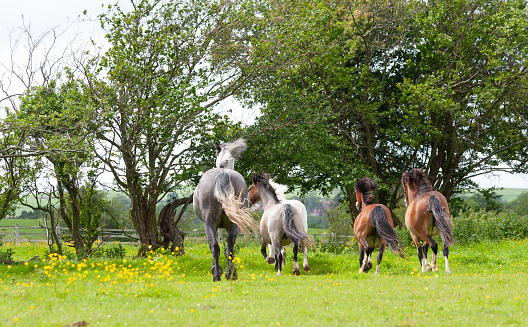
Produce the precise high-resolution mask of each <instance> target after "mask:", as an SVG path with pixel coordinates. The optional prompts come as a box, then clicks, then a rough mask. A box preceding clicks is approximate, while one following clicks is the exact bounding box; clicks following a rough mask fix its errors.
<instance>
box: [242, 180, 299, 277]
mask: <svg viewBox="0 0 528 327" xmlns="http://www.w3.org/2000/svg"><path fill="white" fill-rule="evenodd" d="M252 181H253V184H252V185H251V186H250V188H249V199H250V201H251V203H256V202H258V201H259V200H260V201H262V205H263V206H264V214H263V215H262V218H261V220H260V236H261V238H262V246H261V250H260V252H261V253H262V255H263V256H264V258H266V259H267V257H268V256H267V254H266V246H267V245H268V244H271V246H272V247H273V250H274V255H275V269H276V270H277V275H282V266H283V264H284V260H283V255H282V251H281V246H286V245H288V244H290V243H293V274H294V275H299V274H300V271H299V264H298V263H297V254H298V252H299V245H300V244H301V242H302V241H303V240H308V235H307V234H306V233H304V232H303V231H302V230H301V225H302V222H301V220H302V218H301V214H300V212H299V211H298V210H297V208H296V207H295V206H294V205H292V204H286V203H281V202H280V200H279V198H278V197H277V194H276V193H275V190H274V189H273V187H272V186H271V185H270V184H269V181H268V178H267V177H266V176H265V175H263V174H258V175H256V176H254V177H253V179H252Z"/></svg>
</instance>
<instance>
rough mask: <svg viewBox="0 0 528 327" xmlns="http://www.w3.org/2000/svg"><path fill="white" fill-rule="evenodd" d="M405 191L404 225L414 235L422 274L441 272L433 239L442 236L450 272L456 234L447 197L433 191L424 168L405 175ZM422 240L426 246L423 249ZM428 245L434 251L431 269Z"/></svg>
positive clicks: (446, 269) (403, 180)
mask: <svg viewBox="0 0 528 327" xmlns="http://www.w3.org/2000/svg"><path fill="white" fill-rule="evenodd" d="M401 182H402V185H403V191H404V193H405V204H406V205H407V211H406V212H405V225H407V228H408V229H409V231H410V233H411V237H412V240H413V242H414V244H415V245H416V249H417V251H418V260H420V265H421V267H422V273H424V272H425V271H427V270H433V271H436V270H438V268H437V265H436V258H437V252H438V244H437V243H436V242H435V240H433V237H434V236H436V235H438V234H440V236H441V238H442V250H443V253H444V259H445V271H446V273H448V274H449V273H450V272H451V270H449V260H448V257H449V246H450V245H452V244H454V242H455V239H454V237H453V231H452V230H451V225H452V224H453V223H452V222H451V215H450V213H449V206H448V204H447V200H446V198H445V197H444V195H443V194H442V193H440V192H437V191H434V190H433V186H432V185H431V182H429V180H428V179H427V176H426V175H425V173H424V172H423V170H422V169H418V168H415V169H413V170H411V171H409V172H406V173H403V175H402V180H401ZM420 239H421V240H422V241H423V245H421V246H420ZM429 246H430V247H431V249H432V250H433V255H432V257H431V261H432V266H431V264H430V263H429V260H428V258H427V252H428V250H429Z"/></svg>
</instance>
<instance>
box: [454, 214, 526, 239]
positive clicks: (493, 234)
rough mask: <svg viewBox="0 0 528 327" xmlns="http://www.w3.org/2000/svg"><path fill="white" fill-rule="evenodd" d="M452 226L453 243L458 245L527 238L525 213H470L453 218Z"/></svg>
mask: <svg viewBox="0 0 528 327" xmlns="http://www.w3.org/2000/svg"><path fill="white" fill-rule="evenodd" d="M453 224H454V228H453V235H454V237H455V241H456V242H457V243H460V244H468V243H473V242H481V241H484V240H488V241H499V240H504V239H515V240H521V239H526V238H528V216H527V215H526V213H525V214H524V215H519V214H516V213H513V212H508V211H505V212H499V213H497V212H493V211H486V210H477V211H470V212H467V213H465V214H462V215H460V216H459V217H453Z"/></svg>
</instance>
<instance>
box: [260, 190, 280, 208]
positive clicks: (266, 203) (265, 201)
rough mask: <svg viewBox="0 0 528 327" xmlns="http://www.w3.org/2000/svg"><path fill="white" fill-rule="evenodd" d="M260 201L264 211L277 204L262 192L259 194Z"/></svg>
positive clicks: (271, 197) (269, 195)
mask: <svg viewBox="0 0 528 327" xmlns="http://www.w3.org/2000/svg"><path fill="white" fill-rule="evenodd" d="M260 200H261V201H262V206H263V207H264V210H266V209H268V208H271V207H273V206H274V205H276V204H277V203H278V202H277V201H275V199H274V198H273V195H271V194H269V193H264V192H262V193H261V194H260Z"/></svg>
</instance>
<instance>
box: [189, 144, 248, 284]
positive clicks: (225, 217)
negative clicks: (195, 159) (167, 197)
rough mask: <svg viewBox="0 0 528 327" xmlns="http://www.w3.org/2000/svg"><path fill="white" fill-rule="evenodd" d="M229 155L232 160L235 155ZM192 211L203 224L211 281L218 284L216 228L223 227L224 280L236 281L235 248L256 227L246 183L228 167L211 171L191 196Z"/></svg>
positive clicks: (219, 273)
mask: <svg viewBox="0 0 528 327" xmlns="http://www.w3.org/2000/svg"><path fill="white" fill-rule="evenodd" d="M240 153H241V152H239V153H238V154H237V155H233V154H231V157H232V158H233V164H234V160H235V159H236V157H237V156H238V155H240ZM193 208H194V212H195V213H196V215H198V217H199V218H200V219H201V220H202V221H203V223H204V227H205V234H206V235H207V239H208V241H209V247H210V249H211V253H212V254H213V264H212V267H211V272H212V275H213V281H220V279H221V275H222V268H221V267H220V264H219V256H220V246H219V245H218V240H217V229H218V228H225V230H226V231H227V232H228V236H227V248H226V249H225V251H224V252H225V256H226V260H227V268H226V272H225V277H226V279H228V280H229V279H233V280H235V279H237V277H238V276H237V271H236V267H235V264H234V246H235V242H236V237H237V235H238V233H239V232H240V231H242V233H244V234H245V235H249V233H250V231H249V230H253V231H256V230H258V224H257V222H255V220H254V219H253V218H252V217H251V216H250V214H249V213H250V210H249V198H248V189H247V185H246V181H245V179H244V177H242V175H240V173H238V172H237V171H235V170H233V169H230V168H212V169H209V170H208V171H206V172H205V173H204V174H203V175H202V177H201V178H200V182H199V183H198V186H196V189H195V190H194V194H193Z"/></svg>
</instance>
